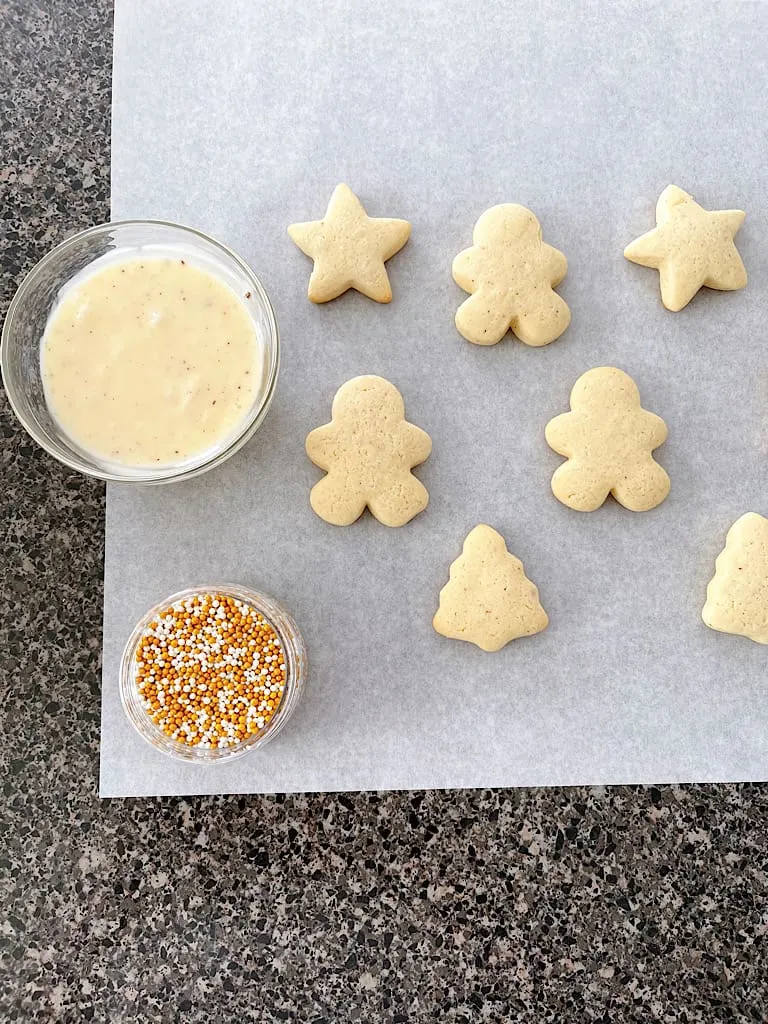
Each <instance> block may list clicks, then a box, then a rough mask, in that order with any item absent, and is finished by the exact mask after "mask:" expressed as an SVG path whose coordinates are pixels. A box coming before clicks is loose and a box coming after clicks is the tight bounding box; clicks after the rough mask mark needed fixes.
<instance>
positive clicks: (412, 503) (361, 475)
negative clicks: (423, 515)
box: [306, 376, 432, 526]
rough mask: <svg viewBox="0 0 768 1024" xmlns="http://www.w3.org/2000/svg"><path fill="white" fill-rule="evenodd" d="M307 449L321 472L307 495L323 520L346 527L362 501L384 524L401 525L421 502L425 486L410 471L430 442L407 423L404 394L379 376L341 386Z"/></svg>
mask: <svg viewBox="0 0 768 1024" xmlns="http://www.w3.org/2000/svg"><path fill="white" fill-rule="evenodd" d="M306 448H307V455H309V457H310V459H311V460H312V461H313V462H314V464H315V465H316V466H319V467H320V469H324V470H325V471H326V473H327V476H325V477H324V478H323V479H322V480H321V481H320V482H319V483H317V484H315V486H314V487H313V488H312V492H311V494H310V503H311V505H312V508H313V509H314V510H315V512H316V513H317V514H318V515H319V516H320V518H321V519H324V520H325V521H326V522H327V523H333V524H334V525H335V526H348V525H349V524H350V523H354V521H355V520H356V519H357V518H358V517H359V516H361V515H362V514H363V512H364V511H365V508H366V506H367V507H368V508H369V509H370V511H371V512H372V514H373V515H374V516H375V517H376V518H377V519H378V520H379V522H380V523H384V525H385V526H404V525H405V523H407V522H408V521H409V520H411V519H413V517H414V516H415V515H417V514H418V513H419V512H421V511H422V510H423V509H425V508H426V507H427V502H428V501H429V494H428V493H427V489H426V487H425V486H424V484H422V483H421V481H419V480H417V479H416V477H415V476H414V475H413V474H412V473H411V469H412V468H413V467H414V466H418V465H419V464H420V463H422V462H424V460H425V459H426V458H428V456H429V453H430V452H431V450H432V441H431V439H430V437H429V434H427V433H425V432H424V431H423V430H421V428H420V427H415V426H414V425H413V424H412V423H408V421H407V420H406V418H405V405H404V404H403V398H402V395H401V394H400V392H399V391H398V390H397V388H396V387H395V386H394V384H390V382H389V381H388V380H384V378H383V377H373V376H370V377H354V378H353V379H352V380H348V381H347V383H346V384H342V386H341V387H340V388H339V390H338V391H337V392H336V397H335V398H334V400H333V407H332V410H331V422H330V423H326V424H325V425H324V426H322V427H318V428H317V429H316V430H313V431H312V432H311V433H310V435H309V436H308V437H307V444H306Z"/></svg>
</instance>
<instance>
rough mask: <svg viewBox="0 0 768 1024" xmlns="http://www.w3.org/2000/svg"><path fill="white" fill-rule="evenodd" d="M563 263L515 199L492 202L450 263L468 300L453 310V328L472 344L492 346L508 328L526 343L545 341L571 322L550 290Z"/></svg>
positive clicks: (561, 301) (563, 305)
mask: <svg viewBox="0 0 768 1024" xmlns="http://www.w3.org/2000/svg"><path fill="white" fill-rule="evenodd" d="M567 269H568V262H567V260H566V258H565V256H563V254H562V253H561V252H559V251H558V250H557V249H553V248H552V246H551V245H547V244H546V243H545V242H543V241H542V239H541V225H540V224H539V222H538V220H537V219H536V217H535V216H534V215H533V214H532V213H531V211H530V210H526V208H525V207H524V206H518V205H517V203H504V204H502V205H501V206H492V207H491V209H490V210H486V211H485V213H484V214H483V215H482V217H480V219H479V220H478V222H477V224H475V230H474V231H473V232H472V247H471V248H470V249H464V251H463V252H460V253H459V255H458V256H457V257H456V259H455V260H454V261H453V279H454V281H455V282H456V284H457V285H459V287H460V288H463V289H464V291H465V292H469V293H470V295H471V298H469V299H467V300H466V301H465V302H462V304H461V305H460V306H459V308H458V310H457V311H456V327H457V328H458V331H459V334H461V335H462V336H463V337H464V338H466V339H467V341H471V342H472V343H473V344H475V345H495V344H496V342H497V341H501V339H502V338H503V337H504V335H505V334H506V333H507V331H510V330H511V331H512V332H513V334H515V335H516V336H517V337H518V338H519V339H520V341H523V342H525V344H526V345H548V344H549V343H550V342H551V341H554V340H555V338H559V337H560V335H561V334H562V333H563V331H564V330H565V329H566V327H567V326H568V324H569V323H570V322H571V312H570V310H569V309H568V306H567V305H566V303H565V300H564V299H561V298H560V296H559V295H558V294H557V293H556V292H554V291H553V290H552V289H553V288H555V287H556V286H557V285H559V284H560V282H561V281H562V280H563V278H564V277H565V272H566V270H567Z"/></svg>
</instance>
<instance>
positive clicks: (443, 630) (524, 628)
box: [432, 523, 549, 651]
mask: <svg viewBox="0 0 768 1024" xmlns="http://www.w3.org/2000/svg"><path fill="white" fill-rule="evenodd" d="M548 622H549V619H548V618H547V613H546V612H545V611H544V609H543V608H542V607H541V604H540V602H539V592H538V590H537V589H536V585H535V584H534V583H532V582H531V581H530V580H529V579H528V577H527V576H526V575H525V570H524V569H523V563H522V562H521V561H520V559H519V558H515V556H514V555H513V554H510V552H509V551H508V550H507V545H506V544H505V542H504V538H503V537H502V536H501V534H500V533H497V532H496V530H494V529H492V528H491V527H490V526H485V524H483V523H481V524H480V525H479V526H476V527H475V528H474V530H472V531H471V532H470V533H469V535H468V536H467V539H466V540H465V541H464V547H463V549H462V552H461V555H460V556H459V557H458V558H457V559H456V561H455V562H453V564H452V565H451V569H450V578H449V580H448V582H447V583H446V585H445V586H444V587H443V589H442V590H441V591H440V606H439V608H438V610H437V614H436V615H435V617H434V619H433V620H432V625H433V626H434V627H435V629H436V630H437V632H438V633H440V634H441V635H442V636H447V637H450V638H451V639H454V640H468V641H469V642H470V643H473V644H476V645H477V646H478V647H480V648H481V649H482V650H484V651H498V650H501V648H502V647H504V645H505V644H508V643H509V641H510V640H516V639H517V638H518V637H521V636H531V635H532V634H533V633H540V632H541V630H542V629H545V628H546V626H547V624H548Z"/></svg>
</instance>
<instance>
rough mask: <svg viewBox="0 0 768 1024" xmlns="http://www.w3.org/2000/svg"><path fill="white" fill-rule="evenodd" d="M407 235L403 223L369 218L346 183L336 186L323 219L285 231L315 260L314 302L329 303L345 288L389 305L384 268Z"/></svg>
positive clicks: (407, 226) (311, 288) (406, 225)
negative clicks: (352, 289)
mask: <svg viewBox="0 0 768 1024" xmlns="http://www.w3.org/2000/svg"><path fill="white" fill-rule="evenodd" d="M410 233H411V225H410V224H409V223H408V221H407V220H392V219H391V218H388V217H369V216H368V214H367V213H366V212H365V209H364V207H363V204H362V203H361V202H360V200H359V199H358V198H357V196H356V195H355V193H354V192H353V191H352V189H351V188H350V187H349V186H348V185H337V186H336V188H335V189H334V192H333V195H332V196H331V201H330V203H329V204H328V209H327V210H326V211H325V217H323V219H322V220H313V221H307V222H306V223H304V224H291V226H290V227H289V228H288V234H289V235H290V236H291V238H292V239H293V241H294V242H295V243H296V245H298V247H299V248H300V249H301V251H302V252H303V253H306V255H307V256H310V257H311V258H312V259H313V260H314V261H315V265H314V267H313V269H312V274H311V276H310V278H309V292H308V294H309V298H310V299H311V300H312V302H328V301H329V300H330V299H335V298H336V297H337V296H338V295H341V294H342V293H343V292H345V291H347V290H348V289H349V288H354V289H355V290H356V291H358V292H362V294H363V295H367V296H368V298H369V299H374V300H375V301H376V302H391V301H392V289H391V287H390V284H389V277H388V276H387V271H386V268H385V267H384V264H385V262H386V261H387V260H388V259H389V258H390V256H394V255H395V253H396V252H399V251H400V250H401V249H402V248H403V246H404V245H405V243H406V242H407V241H408V236H409V235H410Z"/></svg>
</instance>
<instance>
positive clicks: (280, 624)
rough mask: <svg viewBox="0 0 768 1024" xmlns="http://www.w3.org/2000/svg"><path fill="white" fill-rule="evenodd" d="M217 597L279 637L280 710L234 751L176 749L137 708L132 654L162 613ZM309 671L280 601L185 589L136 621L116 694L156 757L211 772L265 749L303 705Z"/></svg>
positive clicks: (241, 588) (222, 588)
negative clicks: (283, 671)
mask: <svg viewBox="0 0 768 1024" xmlns="http://www.w3.org/2000/svg"><path fill="white" fill-rule="evenodd" d="M215 593H218V594H224V595H225V596H227V597H235V598H236V599H237V600H240V601H245V602H246V603H247V604H250V605H251V606H252V607H254V608H256V610H257V611H258V612H260V613H261V614H262V615H263V616H264V618H265V619H267V621H268V622H269V623H270V625H271V626H272V627H273V628H274V629H275V630H276V631H277V634H278V636H279V637H280V640H281V642H282V644H283V650H284V653H285V657H286V659H287V662H286V663H287V666H288V674H287V676H286V685H285V689H284V691H283V695H282V698H281V700H280V704H279V705H278V707H277V710H276V711H275V713H274V715H273V717H272V718H271V719H270V721H269V722H268V723H267V726H266V728H265V729H264V730H263V731H262V732H260V733H254V734H252V735H251V736H248V737H246V739H244V740H241V741H240V742H239V743H238V744H237V745H236V746H233V747H221V748H207V747H205V748H204V747H192V746H188V745H187V744H183V743H180V742H179V741H178V740H172V739H170V738H169V737H166V736H165V735H164V734H163V733H162V732H161V730H160V729H159V728H158V727H157V726H156V725H155V723H154V722H153V721H152V719H151V718H150V717H149V715H147V713H146V711H144V710H143V709H140V708H138V707H137V706H136V705H137V703H138V702H140V697H139V694H138V691H137V689H136V678H135V658H136V651H137V648H138V645H139V642H140V641H141V638H142V636H143V635H144V633H145V632H146V629H147V627H148V626H149V624H150V623H151V622H152V620H153V619H154V618H155V617H156V616H157V615H159V614H160V612H161V611H163V610H164V609H166V608H169V607H170V606H171V605H174V604H176V602H178V601H183V600H185V599H186V598H189V597H192V596H194V595H195V594H215ZM308 671H309V663H308V659H307V648H306V644H305V642H304V637H303V636H302V634H301V632H300V630H299V628H298V626H297V625H296V622H295V620H294V619H293V617H292V616H291V615H290V614H289V613H288V612H287V611H286V610H285V608H284V607H283V606H282V604H280V602H279V601H276V600H275V599H274V598H273V597H270V596H269V595H268V594H265V593H263V592H262V591H259V590H255V589H253V588H252V587H248V586H245V585H244V584H240V583H217V584H210V585H209V584H200V585H196V586H192V587H185V588H184V589H183V590H179V591H177V592H176V593H173V594H171V595H170V596H169V597H166V598H164V599H163V600H162V601H158V602H157V603H156V604H155V605H154V606H153V607H152V608H150V609H148V610H147V611H146V612H145V613H144V614H143V615H142V616H141V617H140V618H139V620H138V621H137V622H136V625H135V626H134V627H133V629H132V630H131V634H130V636H129V637H128V639H127V641H126V643H125V647H124V648H123V651H122V654H121V656H120V664H119V667H118V690H119V696H120V704H121V706H122V708H123V712H124V714H125V717H126V718H127V719H128V721H129V722H130V724H131V726H132V728H133V729H134V731H135V732H136V734H137V735H138V736H139V737H140V738H141V739H142V740H143V741H144V742H145V743H146V744H147V745H148V746H150V747H151V748H152V749H153V750H154V751H156V752H157V753H159V754H163V755H164V756H166V757H170V758H171V759H172V760H174V761H176V762H177V763H178V764H189V765H200V766H202V767H210V766H212V765H220V766H223V765H226V764H229V763H230V762H231V761H234V760H236V759H238V758H240V757H243V756H244V755H245V754H248V753H250V752H251V751H252V750H255V749H257V748H258V747H263V746H266V744H267V743H269V742H270V741H271V740H273V739H274V738H275V737H276V736H277V735H278V734H279V733H280V732H281V731H282V729H283V727H284V726H285V724H286V722H287V721H288V719H289V718H290V717H291V715H292V714H293V712H294V710H295V708H296V706H297V704H298V703H299V701H300V700H301V697H302V695H303V693H304V689H305V687H306V683H307V675H308ZM140 723H141V724H140Z"/></svg>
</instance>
